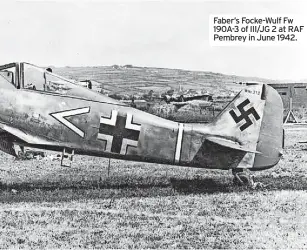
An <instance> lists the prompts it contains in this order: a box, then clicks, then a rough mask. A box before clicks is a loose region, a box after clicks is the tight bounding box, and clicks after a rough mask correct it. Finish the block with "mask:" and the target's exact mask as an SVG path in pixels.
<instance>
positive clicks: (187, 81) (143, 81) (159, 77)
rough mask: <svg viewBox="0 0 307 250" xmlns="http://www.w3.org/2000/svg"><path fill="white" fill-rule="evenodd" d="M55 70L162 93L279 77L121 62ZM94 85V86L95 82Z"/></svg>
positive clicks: (109, 85)
mask: <svg viewBox="0 0 307 250" xmlns="http://www.w3.org/2000/svg"><path fill="white" fill-rule="evenodd" d="M54 72H55V73H56V74H59V75H62V76H64V77H66V78H71V79H75V80H78V81H80V80H93V81H95V82H94V84H93V88H94V89H96V90H99V89H101V87H102V88H104V89H106V90H109V91H111V92H113V93H126V94H127V92H129V93H128V94H135V93H148V92H149V91H150V90H153V91H154V92H158V93H163V92H165V91H167V90H169V89H175V90H179V86H180V85H181V86H182V89H183V90H187V89H196V90H197V89H202V90H203V91H206V92H209V93H211V94H213V95H214V96H219V95H222V96H224V95H229V94H231V93H237V92H238V91H239V90H240V89H241V87H242V86H241V85H240V84H238V83H240V82H265V83H279V82H281V81H276V80H269V79H264V78H258V77H242V76H235V75H225V74H220V73H213V72H208V71H188V70H182V69H166V68H149V67H135V66H132V65H125V66H118V65H114V66H98V67H62V68H54ZM95 85H96V86H95Z"/></svg>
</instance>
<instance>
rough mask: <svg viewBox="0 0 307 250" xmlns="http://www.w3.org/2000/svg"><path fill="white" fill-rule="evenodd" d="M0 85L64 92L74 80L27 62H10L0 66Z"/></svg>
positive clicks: (73, 85)
mask: <svg viewBox="0 0 307 250" xmlns="http://www.w3.org/2000/svg"><path fill="white" fill-rule="evenodd" d="M8 83H10V85H11V86H9V85H8ZM0 85H1V87H12V86H14V87H15V88H17V89H32V90H38V91H47V92H56V93H60V94H66V93H67V92H68V91H69V90H70V89H71V88H73V87H75V84H74V81H72V80H68V79H65V78H64V77H60V76H58V75H56V74H53V73H52V72H50V70H45V69H43V68H40V67H37V66H35V65H32V64H29V63H10V64H6V65H3V66H0Z"/></svg>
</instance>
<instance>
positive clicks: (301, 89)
mask: <svg viewBox="0 0 307 250" xmlns="http://www.w3.org/2000/svg"><path fill="white" fill-rule="evenodd" d="M269 85H270V86H271V87H273V88H274V89H276V90H277V92H278V93H279V94H280V96H281V99H282V101H283V104H284V109H289V105H290V98H291V97H292V106H293V108H299V107H303V108H306V107H307V90H306V88H307V83H278V84H269Z"/></svg>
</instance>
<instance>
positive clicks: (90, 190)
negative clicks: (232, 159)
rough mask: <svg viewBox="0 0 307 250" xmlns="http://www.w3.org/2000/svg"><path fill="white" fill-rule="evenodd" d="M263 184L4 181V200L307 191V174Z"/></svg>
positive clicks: (227, 180)
mask: <svg viewBox="0 0 307 250" xmlns="http://www.w3.org/2000/svg"><path fill="white" fill-rule="evenodd" d="M255 181H261V183H262V184H263V186H261V187H257V188H256V189H251V188H248V187H247V186H241V187H240V186H236V185H234V184H233V183H232V182H231V179H230V178H225V177H223V178H196V179H176V178H170V179H169V181H168V182H164V181H163V182H160V183H157V182H152V183H147V184H144V183H139V182H136V183H133V182H132V183H129V184H128V183H126V184H125V183H120V184H112V183H110V182H83V183H70V184H69V183H68V184H67V185H65V186H61V185H60V184H59V183H49V184H46V183H19V184H1V186H0V197H1V202H5V201H7V202H25V201H36V202H38V201H47V202H48V201H71V200H79V199H108V198H116V199H120V198H127V197H157V196H160V197H161V196H162V197H163V196H164V197H165V196H174V195H176V193H177V194H178V193H179V194H213V193H231V192H242V191H252V192H259V191H277V190H307V177H299V178H298V177H295V178H294V177H290V176H283V177H276V178H272V177H269V176H265V177H261V178H259V179H256V180H255Z"/></svg>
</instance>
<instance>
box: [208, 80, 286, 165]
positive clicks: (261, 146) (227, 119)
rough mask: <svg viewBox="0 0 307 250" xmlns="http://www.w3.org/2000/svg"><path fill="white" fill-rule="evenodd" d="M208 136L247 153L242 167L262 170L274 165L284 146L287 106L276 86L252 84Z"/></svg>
mask: <svg viewBox="0 0 307 250" xmlns="http://www.w3.org/2000/svg"><path fill="white" fill-rule="evenodd" d="M211 125H212V131H213V134H214V135H213V136H209V137H208V138H207V139H208V140H209V141H211V142H213V143H215V144H219V145H220V146H224V147H228V148H232V149H235V150H240V151H243V152H246V153H245V154H244V157H243V158H242V159H241V160H240V161H239V162H238V165H237V166H234V167H240V168H252V169H253V170H260V169H265V168H269V167H272V166H274V165H275V164H277V163H278V161H279V159H280V157H281V150H282V146H283V105H282V101H281V98H280V96H279V94H278V93H277V91H276V90H274V89H273V88H272V87H270V86H267V85H264V84H263V85H262V84H255V85H250V86H248V87H247V88H246V89H244V90H242V91H241V92H240V93H239V94H238V95H237V96H236V97H235V98H234V99H233V100H232V102H230V103H229V104H228V105H227V107H226V108H225V109H224V110H223V111H222V112H221V113H220V114H219V115H218V116H217V117H216V120H215V121H214V122H213V123H212V124H211Z"/></svg>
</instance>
